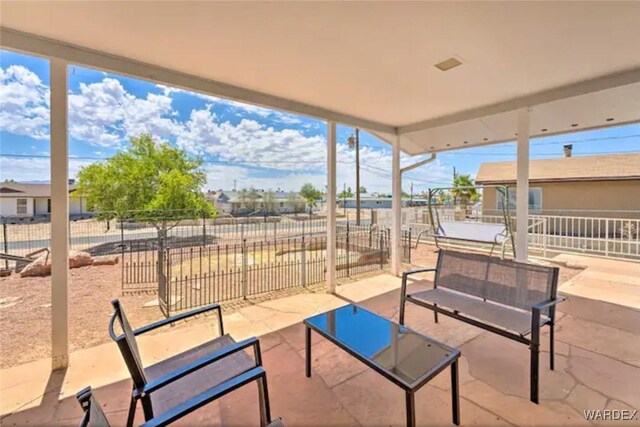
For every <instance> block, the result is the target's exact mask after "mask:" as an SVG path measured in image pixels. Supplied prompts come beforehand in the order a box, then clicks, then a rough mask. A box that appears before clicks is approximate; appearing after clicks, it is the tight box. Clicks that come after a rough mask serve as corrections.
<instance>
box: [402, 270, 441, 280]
mask: <svg viewBox="0 0 640 427" xmlns="http://www.w3.org/2000/svg"><path fill="white" fill-rule="evenodd" d="M429 271H436V269H435V268H416V269H414V270H407V271H404V272H403V273H402V280H405V279H406V278H407V277H408V276H409V275H410V274H417V273H426V272H429Z"/></svg>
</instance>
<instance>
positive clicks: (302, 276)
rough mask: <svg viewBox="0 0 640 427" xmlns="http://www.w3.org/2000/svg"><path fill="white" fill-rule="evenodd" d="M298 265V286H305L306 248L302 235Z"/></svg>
mask: <svg viewBox="0 0 640 427" xmlns="http://www.w3.org/2000/svg"><path fill="white" fill-rule="evenodd" d="M300 262H301V263H302V264H301V265H300V284H301V285H302V286H307V248H306V247H305V243H304V235H303V236H302V256H301V261H300Z"/></svg>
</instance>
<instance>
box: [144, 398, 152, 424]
mask: <svg viewBox="0 0 640 427" xmlns="http://www.w3.org/2000/svg"><path fill="white" fill-rule="evenodd" d="M141 400H142V410H143V411H144V420H145V421H149V420H150V419H152V418H153V406H152V404H151V398H150V397H149V395H146V396H145V397H143V398H142V399H141Z"/></svg>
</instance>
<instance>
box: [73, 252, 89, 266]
mask: <svg viewBox="0 0 640 427" xmlns="http://www.w3.org/2000/svg"><path fill="white" fill-rule="evenodd" d="M92 262H93V258H91V255H90V254H88V253H87V252H82V251H69V268H78V267H85V266H87V265H91V263H92Z"/></svg>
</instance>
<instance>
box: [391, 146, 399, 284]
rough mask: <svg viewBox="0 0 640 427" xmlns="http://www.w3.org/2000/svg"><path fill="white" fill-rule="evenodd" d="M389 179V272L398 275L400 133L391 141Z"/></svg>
mask: <svg viewBox="0 0 640 427" xmlns="http://www.w3.org/2000/svg"><path fill="white" fill-rule="evenodd" d="M391 169H392V179H391V195H392V199H391V211H392V212H391V274H393V275H394V276H398V275H400V264H401V259H400V233H401V229H402V218H401V216H402V172H401V171H400V135H396V138H395V140H394V141H393V157H392V168H391Z"/></svg>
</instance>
